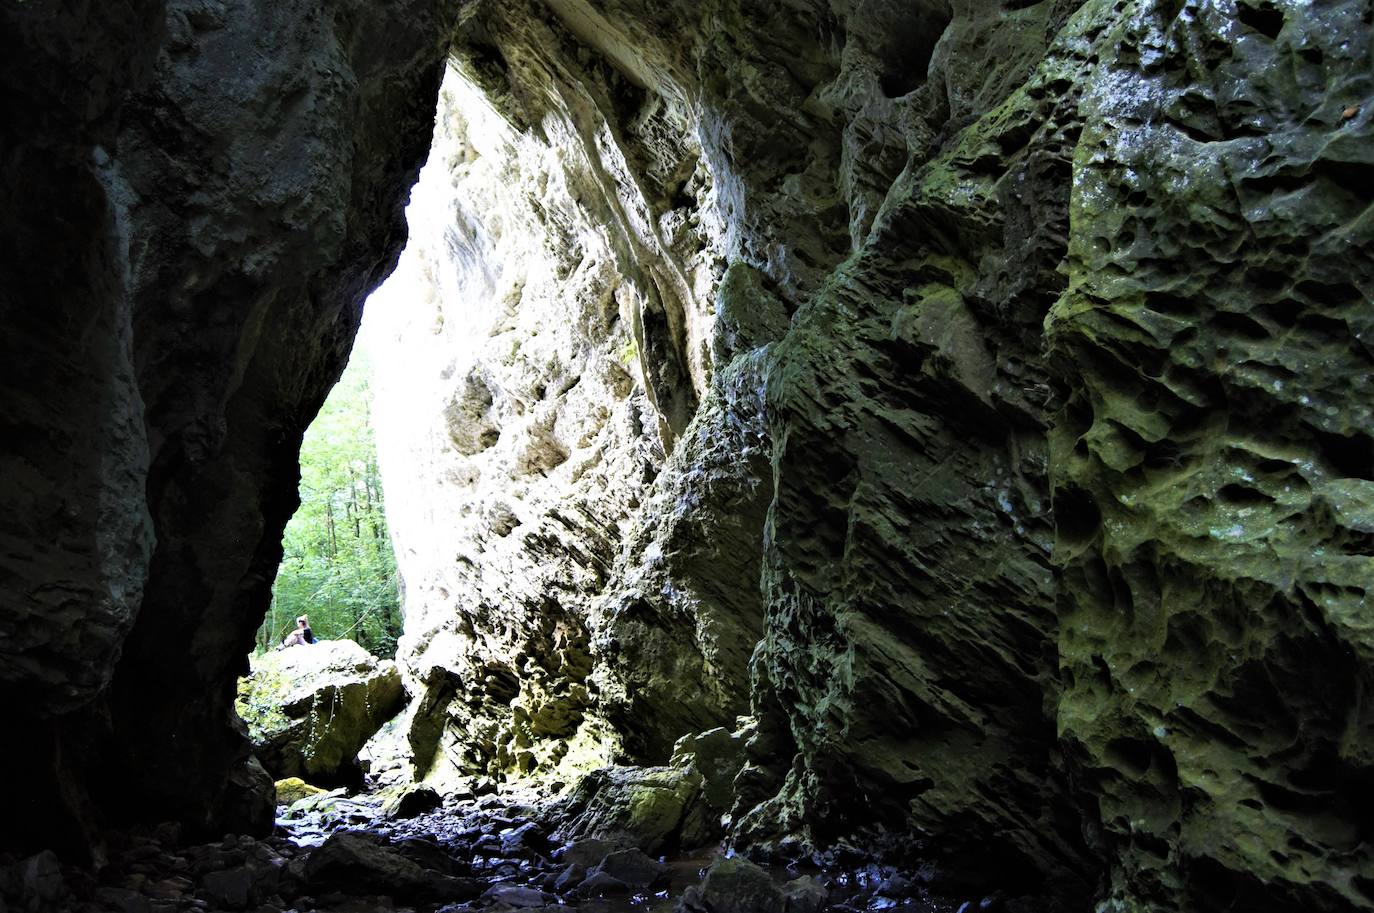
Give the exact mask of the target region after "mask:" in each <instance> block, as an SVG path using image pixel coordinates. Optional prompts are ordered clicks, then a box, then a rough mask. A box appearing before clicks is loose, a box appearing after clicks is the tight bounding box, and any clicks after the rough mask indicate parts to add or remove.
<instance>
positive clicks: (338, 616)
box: [254, 323, 401, 658]
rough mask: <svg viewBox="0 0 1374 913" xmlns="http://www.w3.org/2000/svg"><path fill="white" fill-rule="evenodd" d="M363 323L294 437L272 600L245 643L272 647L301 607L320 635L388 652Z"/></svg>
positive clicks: (384, 542) (390, 595) (382, 522)
mask: <svg viewBox="0 0 1374 913" xmlns="http://www.w3.org/2000/svg"><path fill="white" fill-rule="evenodd" d="M370 337H371V334H370V333H369V332H368V330H367V326H366V323H365V326H364V329H363V331H361V332H360V333H359V336H358V339H357V341H356V342H355V344H354V347H353V352H352V355H351V357H350V359H349V362H348V366H347V367H346V368H345V369H344V372H343V374H342V376H341V377H340V378H339V381H338V383H337V384H335V386H334V389H333V390H332V391H330V394H329V398H328V399H326V400H325V403H324V406H323V407H322V408H321V410H320V413H319V415H318V416H316V418H315V421H314V422H313V423H312V424H311V425H310V428H309V429H308V430H307V431H306V433H305V438H304V440H303V442H302V444H301V456H300V465H301V480H300V507H299V508H298V509H297V510H296V513H295V515H294V516H293V517H292V518H291V521H290V522H289V523H288V524H287V526H286V530H285V532H284V534H283V536H282V561H281V565H280V567H279V569H278V571H277V578H276V582H275V583H274V585H273V588H272V603H271V606H270V608H269V609H268V612H267V616H266V618H264V619H263V623H262V625H261V626H260V627H259V628H258V633H257V637H256V639H255V644H254V652H255V653H259V654H260V653H264V652H266V651H268V650H273V649H275V648H277V647H278V646H280V645H281V644H282V643H283V640H284V639H285V638H287V637H288V636H289V635H290V634H291V633H292V632H293V631H294V630H295V628H296V627H297V624H296V620H297V619H298V618H301V617H308V619H309V627H310V630H311V632H312V634H313V636H314V637H315V638H317V639H320V640H344V639H348V640H353V641H355V642H356V643H357V644H358V645H359V646H361V647H362V648H363V649H365V650H367V651H368V652H369V653H371V654H373V655H375V656H378V657H382V658H391V657H394V656H395V655H396V641H397V639H398V638H399V637H400V634H401V603H400V588H399V585H398V580H397V574H396V556H395V553H394V551H393V549H392V544H391V535H390V531H389V529H388V527H387V521H386V512H385V510H386V508H385V493H384V491H383V487H382V476H381V469H380V467H379V465H378V461H377V442H376V433H375V430H374V425H373V414H374V406H373V379H374V375H375V369H374V361H375V356H374V354H373V351H372V348H373V347H372V346H371V345H370V344H369V339H370Z"/></svg>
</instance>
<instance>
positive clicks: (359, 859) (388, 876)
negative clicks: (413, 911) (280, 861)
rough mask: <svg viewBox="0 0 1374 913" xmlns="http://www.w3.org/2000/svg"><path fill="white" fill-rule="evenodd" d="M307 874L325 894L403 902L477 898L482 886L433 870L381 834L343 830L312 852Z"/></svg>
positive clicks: (314, 887) (472, 881)
mask: <svg viewBox="0 0 1374 913" xmlns="http://www.w3.org/2000/svg"><path fill="white" fill-rule="evenodd" d="M305 876H306V880H307V883H308V884H309V885H310V887H311V889H312V890H314V891H318V892H320V893H322V894H325V893H331V892H342V893H346V894H386V895H389V896H391V897H395V898H396V899H397V900H400V901H403V902H412V901H413V902H438V901H457V900H472V899H474V898H476V897H477V896H479V895H480V894H481V893H482V889H483V887H484V885H483V884H482V882H479V881H474V880H473V879H470V878H455V877H453V876H450V875H446V874H444V873H442V872H437V871H434V870H433V869H427V868H425V867H424V866H422V865H420V864H419V863H418V862H415V861H414V860H413V859H409V858H407V857H406V856H404V855H402V854H401V853H400V852H398V851H397V850H395V849H394V848H392V847H390V846H387V845H385V843H383V842H382V840H381V839H380V838H378V837H376V836H373V835H371V834H366V833H358V832H340V833H337V834H334V835H333V836H331V837H330V838H329V839H328V840H326V841H325V842H324V843H323V844H322V845H321V846H320V847H319V849H317V850H315V851H314V852H313V853H311V854H310V858H309V859H308V860H307V861H306V864H305Z"/></svg>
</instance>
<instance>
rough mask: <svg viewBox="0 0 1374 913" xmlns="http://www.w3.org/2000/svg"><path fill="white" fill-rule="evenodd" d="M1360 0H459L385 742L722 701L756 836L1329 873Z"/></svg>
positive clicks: (1175, 893)
mask: <svg viewBox="0 0 1374 913" xmlns="http://www.w3.org/2000/svg"><path fill="white" fill-rule="evenodd" d="M1369 20H1370V10H1369V5H1368V3H1358V2H1350V3H1333V4H1326V5H1323V6H1321V7H1313V6H1310V5H1303V4H1296V3H1292V4H1289V3H1273V2H1256V0H1245V2H1240V3H1234V2H1227V3H1218V4H1190V3H1163V2H1148V0H1138V2H1119V3H1115V4H1112V3H1107V2H1101V0H1087V2H1081V3H1080V2H1073V0H1062V2H1061V0H1043V2H1040V3H1030V4H1025V3H1017V4H1001V5H998V4H992V3H982V2H961V3H957V4H948V5H946V4H944V3H940V2H926V3H915V4H913V3H904V4H898V3H883V2H866V3H847V2H842V0H833V2H829V3H826V2H819V0H816V2H800V0H799V2H788V3H782V2H779V3H733V2H728V0H722V2H714V3H708V4H695V3H692V4H689V3H666V4H665V3H654V4H649V3H644V2H639V0H546V2H534V0H528V2H515V3H505V4H495V3H487V4H480V3H479V4H473V5H471V6H470V7H468V8H466V10H465V12H464V16H463V19H462V22H461V24H460V27H459V30H458V37H457V41H456V44H455V65H454V74H453V75H452V77H451V78H452V79H453V81H454V85H455V86H459V87H461V89H455V91H456V92H457V91H461V95H462V100H461V101H458V103H457V104H455V105H454V106H453V108H452V109H449V110H450V111H452V110H456V111H458V112H460V114H453V113H450V114H447V115H445V117H446V118H447V119H448V120H447V122H448V123H449V125H450V128H451V132H450V133H448V134H446V137H447V139H446V142H447V143H448V145H445V146H440V147H436V151H435V154H434V156H432V158H431V161H430V165H429V166H428V167H429V169H433V170H435V171H436V172H438V173H436V174H431V173H430V172H428V171H427V173H426V181H427V182H430V183H432V185H433V186H435V187H436V188H442V189H441V190H440V191H439V192H438V194H437V196H436V199H440V200H443V201H444V202H443V203H441V204H439V205H438V206H437V208H436V210H435V211H427V212H425V213H423V218H424V219H425V220H428V221H426V222H424V223H423V224H424V225H425V226H427V227H421V225H422V223H421V222H420V221H417V219H419V218H420V217H421V214H417V213H412V225H413V226H414V228H415V232H416V234H417V236H425V237H429V238H432V239H433V240H431V241H430V242H428V243H427V246H426V247H425V249H424V250H423V251H421V252H417V253H416V258H417V259H416V260H415V262H414V264H413V266H412V268H411V269H412V276H414V277H417V278H414V279H413V280H412V282H413V283H414V284H413V285H412V286H411V289H410V291H402V290H400V289H401V287H400V286H397V287H396V291H395V295H394V297H392V298H389V299H388V301H389V305H388V306H389V307H391V308H392V309H393V310H394V311H395V312H396V314H397V315H400V314H405V313H411V312H410V310H409V305H408V304H407V302H411V303H412V304H413V302H415V301H420V302H422V304H421V305H420V306H419V307H418V308H417V309H416V310H415V311H414V312H413V316H410V317H404V318H402V317H397V321H398V322H397V323H395V324H393V329H392V334H393V335H392V338H393V340H394V341H395V343H396V344H397V345H399V346H402V347H404V351H405V352H406V353H407V355H408V358H407V364H406V373H405V375H404V376H402V375H401V374H400V373H398V374H397V376H396V379H395V380H394V381H393V386H394V389H395V390H396V391H401V390H405V391H407V393H406V394H405V395H404V396H403V395H402V394H401V393H399V392H397V393H396V394H394V395H393V399H392V402H393V413H394V414H393V418H394V421H393V425H392V430H391V432H390V433H389V434H387V435H384V437H388V436H392V435H394V437H395V440H394V441H393V446H392V447H391V449H390V451H389V453H384V454H383V461H384V467H383V468H384V471H385V472H386V473H387V477H388V484H389V485H396V484H400V485H405V486H408V487H407V488H406V489H404V490H405V491H406V492H407V494H405V495H403V496H401V497H399V498H398V497H395V496H394V495H393V496H391V497H389V503H390V505H392V508H393V510H395V511H396V512H395V513H394V514H393V517H392V520H393V528H394V530H395V534H396V536H397V541H398V543H399V544H400V546H401V556H400V557H401V567H402V572H403V574H404V575H405V578H406V601H407V627H408V634H407V645H406V648H405V650H404V651H403V663H404V664H405V665H406V666H407V667H408V674H409V675H410V676H411V677H412V680H413V681H414V682H416V683H419V684H420V685H422V686H423V688H424V689H425V690H424V694H425V703H424V704H423V708H424V710H423V712H422V713H421V714H420V715H417V717H416V718H415V720H414V721H413V722H412V742H413V743H414V744H416V746H417V747H418V748H419V749H420V758H421V764H420V766H421V773H429V774H430V775H431V776H435V775H436V774H435V771H436V770H441V769H442V770H443V771H447V772H448V773H450V774H451V773H466V774H479V773H480V774H502V773H504V774H513V773H517V772H523V771H530V770H535V771H540V770H545V769H548V768H552V767H554V766H556V764H557V763H558V762H559V760H560V758H562V757H563V753H564V752H565V751H568V749H567V748H566V744H567V741H568V739H569V738H570V737H571V736H572V733H573V732H575V731H577V730H576V729H575V727H577V726H581V727H583V729H582V730H581V734H580V736H578V737H577V738H574V739H573V742H574V743H580V744H581V745H582V747H584V748H585V747H586V745H587V744H588V742H594V743H595V744H596V745H598V746H599V748H598V750H597V752H594V753H593V754H594V755H595V754H597V753H603V754H614V755H618V756H624V757H628V758H630V759H634V760H639V761H643V762H661V761H662V760H663V759H664V758H665V757H666V755H667V750H668V746H670V745H671V744H672V741H673V740H674V739H675V738H677V737H678V736H681V735H683V734H686V733H689V732H693V731H700V730H702V729H706V728H709V727H710V726H712V725H717V724H731V722H732V720H733V718H734V716H735V715H736V714H738V713H741V712H742V711H744V710H745V707H746V705H745V700H746V697H747V701H748V705H747V706H748V716H749V719H748V720H747V721H746V725H745V726H744V730H743V732H744V733H745V734H747V735H748V736H749V748H748V758H747V761H748V763H747V764H746V765H745V767H744V769H743V771H742V772H741V774H740V776H739V777H738V778H737V779H736V782H735V793H736V804H735V809H734V812H733V813H732V821H733V830H732V835H733V839H734V840H735V841H736V843H737V844H738V845H740V846H742V847H748V848H750V849H752V850H753V851H755V852H761V853H772V854H777V855H781V856H795V855H798V854H802V853H807V852H813V851H814V852H834V853H839V854H841V855H840V856H830V857H827V858H842V855H843V853H845V852H847V851H848V850H849V849H861V850H863V851H865V852H871V851H878V852H881V853H884V854H886V855H887V856H889V857H890V858H894V859H898V860H905V861H908V862H918V861H919V862H922V863H925V864H926V868H925V869H924V870H923V871H925V872H926V873H927V874H928V875H929V876H930V877H931V878H934V879H936V880H938V881H940V882H942V883H944V884H953V885H958V884H961V883H963V882H966V881H973V882H975V883H977V884H979V885H984V886H985V885H986V884H987V882H988V880H989V879H991V880H993V881H994V882H996V883H997V884H999V885H1000V886H1001V887H1003V888H1005V889H1007V890H1009V891H1011V892H1014V893H1021V894H1027V893H1029V894H1040V895H1043V896H1052V897H1054V898H1057V900H1058V902H1060V903H1063V904H1066V905H1068V906H1069V908H1083V907H1084V906H1086V905H1087V904H1088V902H1089V901H1090V899H1091V898H1094V897H1098V898H1105V899H1106V901H1107V903H1108V908H1110V909H1122V910H1128V909H1130V910H1134V909H1191V908H1206V907H1215V906H1217V905H1222V906H1224V905H1226V904H1228V903H1238V904H1241V905H1250V906H1264V905H1268V906H1267V907H1266V908H1273V909H1295V910H1296V909H1344V908H1348V907H1349V906H1351V905H1354V906H1357V907H1362V908H1367V907H1369V906H1370V905H1371V904H1374V897H1371V894H1370V884H1371V882H1370V881H1369V879H1370V877H1371V873H1372V872H1374V861H1371V858H1370V854H1369V843H1368V837H1369V835H1368V833H1367V828H1365V827H1364V826H1363V825H1362V824H1360V823H1359V822H1361V821H1363V820H1364V819H1365V818H1367V817H1368V816H1367V815H1366V814H1365V812H1366V809H1365V805H1366V804H1367V803H1366V802H1365V800H1364V799H1363V798H1362V796H1363V795H1364V791H1365V790H1364V787H1365V786H1366V785H1367V783H1368V778H1369V771H1370V769H1371V767H1370V760H1369V758H1368V752H1369V750H1370V748H1369V746H1370V733H1369V727H1368V724H1367V721H1365V719H1364V714H1363V711H1362V710H1361V709H1360V708H1361V707H1362V705H1363V700H1362V695H1363V692H1364V687H1365V682H1366V681H1367V679H1368V675H1369V663H1368V662H1367V661H1366V659H1365V652H1366V648H1367V645H1366V643H1365V641H1366V637H1365V635H1364V628H1365V627H1366V625H1365V623H1364V619H1365V618H1366V617H1367V614H1368V611H1369V610H1368V607H1367V605H1366V595H1365V590H1366V586H1365V581H1366V580H1367V579H1369V574H1370V568H1369V563H1368V556H1367V555H1366V554H1364V552H1365V551H1367V549H1366V544H1365V536H1366V533H1367V531H1368V530H1367V525H1368V520H1367V518H1366V517H1365V515H1364V513H1363V511H1364V510H1365V499H1366V492H1365V490H1364V489H1363V488H1362V487H1361V486H1363V485H1365V484H1367V481H1368V478H1369V477H1370V465H1371V456H1374V445H1371V442H1370V439H1369V435H1368V430H1367V428H1368V422H1367V416H1366V415H1365V414H1364V408H1365V407H1364V406H1363V405H1362V403H1363V402H1364V400H1365V399H1367V397H1366V396H1365V395H1364V386H1365V380H1366V379H1367V376H1368V374H1369V372H1368V360H1369V351H1368V350H1367V346H1366V345H1365V344H1364V343H1363V342H1362V341H1361V340H1362V339H1363V338H1364V334H1365V333H1366V328H1365V325H1364V324H1365V322H1366V321H1367V317H1368V315H1367V313H1365V312H1366V311H1368V300H1369V294H1370V286H1371V276H1370V270H1371V266H1370V262H1371V258H1370V242H1371V231H1370V228H1369V222H1368V219H1369V216H1368V213H1369V203H1370V189H1369V188H1370V186H1371V185H1370V182H1369V181H1368V180H1367V178H1368V171H1369V164H1370V162H1369V158H1368V154H1367V152H1366V151H1365V150H1366V149H1367V148H1369V147H1368V134H1369V114H1368V110H1369V107H1370V99H1369V92H1370V84H1369V81H1368V74H1369V72H1370V69H1369V63H1370V61H1369V59H1368V54H1369V40H1368V39H1369V36H1370V22H1369ZM455 98H457V96H455ZM460 115H461V116H460ZM443 150H447V151H443ZM445 185H447V186H445ZM410 256H411V254H409V253H408V254H407V257H410ZM417 287H418V288H419V289H420V291H416V288H417ZM595 302H600V305H599V306H600V310H599V311H598V310H597V307H596V306H595V304H594V303H595ZM589 314H599V315H601V316H600V320H599V321H595V320H591V319H590V318H589V316H588V315H589ZM402 324H404V325H402ZM532 344H533V345H532ZM527 352H528V353H529V354H526V353H527ZM616 363H619V364H621V365H622V366H623V367H625V368H627V369H628V370H626V371H624V372H623V379H621V378H620V377H619V375H617V378H618V380H617V384H616V385H615V386H614V387H613V386H612V385H610V384H607V382H606V380H605V378H606V377H607V373H608V372H609V371H610V370H611V368H612V367H613V366H614V365H615V364H616ZM416 390H421V391H424V392H423V393H422V394H416V393H415V392H414V391H416ZM406 396H408V397H409V398H410V400H411V402H410V405H413V406H418V408H417V409H415V410H412V411H411V412H403V410H402V405H403V403H402V400H403V399H404V398H405V397H406ZM417 400H420V401H419V402H418V403H417V402H416V401H417ZM597 403H600V404H601V405H602V406H603V407H605V409H606V410H607V412H608V415H609V417H608V418H606V419H605V420H604V423H603V424H600V425H596V424H595V423H593V424H592V425H588V424H587V423H586V422H585V421H584V419H583V416H586V415H588V414H589V413H590V412H591V411H593V410H594V408H595V405H596V404H597ZM402 418H404V423H403V422H402ZM592 427H595V428H596V430H595V431H594V433H592V434H590V435H588V434H587V429H589V428H592ZM403 429H408V430H403ZM522 454H533V455H536V458H535V459H534V460H533V462H530V460H529V459H526V462H525V463H523V464H522V462H521V460H522ZM550 454H552V455H553V456H550ZM541 461H542V462H541ZM531 465H538V468H539V471H538V472H537V473H536V472H531V471H530V470H529V467H530V466H531ZM584 466H587V467H588V468H587V469H582V468H581V467H584ZM435 492H439V494H437V495H436V494H435ZM398 503H399V504H401V505H403V506H401V507H400V508H397V507H396V505H397V504H398ZM407 504H408V506H404V505H407ZM532 708H541V709H535V710H533V712H532ZM553 708H557V712H554V711H553ZM546 712H547V713H548V714H549V718H552V719H556V720H559V721H562V722H560V723H558V724H555V728H550V726H549V724H548V723H546V722H544V721H543V720H544V715H545V713H546ZM559 726H561V728H557V727H559ZM439 749H442V750H439ZM573 754H576V753H575V752H574V753H573ZM569 756H570V757H571V756H572V755H569ZM433 765H438V766H437V767H436V766H433Z"/></svg>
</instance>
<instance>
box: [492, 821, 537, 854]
mask: <svg viewBox="0 0 1374 913" xmlns="http://www.w3.org/2000/svg"><path fill="white" fill-rule="evenodd" d="M498 836H500V838H501V852H502V853H503V854H505V855H507V856H512V855H520V854H528V853H534V854H538V855H543V854H546V853H547V852H548V849H549V838H548V835H547V834H546V833H545V832H544V829H543V828H542V827H540V826H539V825H538V824H536V823H535V822H533V821H530V822H526V823H525V824H522V825H520V826H518V827H514V828H511V829H509V830H503V831H501V832H500V834H499V835H498Z"/></svg>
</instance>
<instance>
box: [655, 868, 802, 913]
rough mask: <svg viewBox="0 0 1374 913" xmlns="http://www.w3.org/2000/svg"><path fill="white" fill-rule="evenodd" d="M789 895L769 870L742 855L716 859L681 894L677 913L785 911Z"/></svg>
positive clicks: (768, 912)
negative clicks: (704, 873)
mask: <svg viewBox="0 0 1374 913" xmlns="http://www.w3.org/2000/svg"><path fill="white" fill-rule="evenodd" d="M786 905H787V898H786V897H785V896H784V894H783V892H782V890H781V889H780V888H779V887H778V886H777V885H776V884H774V883H773V879H772V878H771V877H770V876H769V874H768V873H767V872H765V871H764V870H763V869H761V868H759V867H758V866H756V865H754V863H752V862H750V861H749V860H748V859H745V858H744V857H742V856H732V857H730V858H728V859H721V860H718V861H717V862H715V863H714V864H713V865H712V866H711V868H710V869H708V870H707V871H706V877H705V878H704V879H702V882H701V884H700V885H693V886H692V887H690V888H688V889H687V890H686V891H685V892H684V893H683V895H682V900H681V901H679V903H678V913H783V911H784V909H785V907H786Z"/></svg>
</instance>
